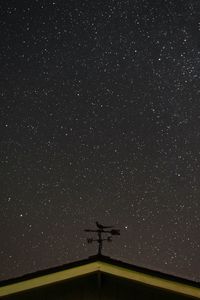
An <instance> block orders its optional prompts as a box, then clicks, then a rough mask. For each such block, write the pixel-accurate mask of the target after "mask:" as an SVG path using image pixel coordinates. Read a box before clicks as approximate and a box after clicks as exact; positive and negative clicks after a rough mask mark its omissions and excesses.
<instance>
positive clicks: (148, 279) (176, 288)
mask: <svg viewBox="0 0 200 300" xmlns="http://www.w3.org/2000/svg"><path fill="white" fill-rule="evenodd" d="M96 271H101V272H104V273H108V274H111V275H115V276H118V277H122V278H126V279H129V280H133V281H137V282H140V283H143V284H147V285H150V286H154V287H158V288H162V289H166V290H169V291H172V292H176V293H180V294H184V295H188V296H192V297H195V298H199V299H200V288H198V287H193V286H190V285H187V284H184V283H180V282H175V281H172V280H169V279H164V278H160V277H156V276H153V275H149V274H145V273H142V272H138V271H134V270H130V269H127V268H125V267H119V266H116V265H113V264H111V263H106V262H101V261H97V262H91V263H88V264H85V265H83V266H77V267H72V268H70V269H67V270H63V271H58V272H55V273H52V274H48V275H42V276H39V277H36V278H33V279H28V280H24V281H21V282H18V283H13V284H9V285H6V286H3V287H0V296H6V295H10V294H14V293H18V292H22V291H25V290H29V289H32V288H36V287H41V286H44V285H47V284H51V283H56V282H59V281H62V280H66V279H70V278H75V277H78V276H82V275H86V274H90V273H92V272H96Z"/></svg>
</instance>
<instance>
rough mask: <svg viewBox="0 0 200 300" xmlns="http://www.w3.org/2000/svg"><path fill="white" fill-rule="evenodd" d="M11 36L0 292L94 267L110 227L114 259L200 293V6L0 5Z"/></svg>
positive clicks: (0, 18) (128, 0)
mask: <svg viewBox="0 0 200 300" xmlns="http://www.w3.org/2000/svg"><path fill="white" fill-rule="evenodd" d="M0 28H1V33H0V43H1V47H0V49H1V51H0V96H1V100H0V186H1V193H0V214H1V218H0V234H1V246H0V264H1V266H0V279H6V278H10V277H15V276H19V275H22V274H24V273H30V272H34V271H37V270H39V269H45V268H48V267H52V266H57V265H60V264H63V263H67V262H70V261H75V260H79V259H82V258H86V257H88V256H90V255H93V254H95V253H96V251H97V245H95V244H92V245H88V244H87V242H86V238H87V237H88V235H87V234H86V233H85V232H84V231H83V229H84V228H94V227H95V223H94V222H95V221H96V220H99V222H102V223H104V224H108V225H109V224H111V225H115V226H116V228H119V229H121V236H120V237H115V239H114V241H113V242H112V243H109V244H108V243H107V244H105V245H104V251H103V253H104V254H105V255H109V256H111V257H112V258H115V259H120V260H122V261H125V262H129V263H131V264H135V265H139V266H144V267H147V268H151V269H154V270H160V271H162V272H165V273H169V274H176V275H178V276H181V277H186V278H190V279H192V280H197V281H200V271H199V267H200V266H199V259H200V1H199V0H188V1H186V0H184V1H183V0H177V1H175V0H174V1H170V0H152V1H150V0H106V1H105V0H95V1H94V0H82V1H81V0H65V1H64V0H60V1H59V0H49V1H47V0H46V1H44V0H30V1H25V0H24V1H23V0H20V1H17V0H9V1H1V4H0ZM89 236H90V235H89Z"/></svg>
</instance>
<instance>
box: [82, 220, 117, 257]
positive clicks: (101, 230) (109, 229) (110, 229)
mask: <svg viewBox="0 0 200 300" xmlns="http://www.w3.org/2000/svg"><path fill="white" fill-rule="evenodd" d="M96 226H97V229H85V231H86V232H94V233H97V235H98V238H97V239H93V238H88V239H87V242H88V243H89V244H90V243H93V242H97V243H98V244H99V247H98V255H101V254H102V245H103V242H104V241H107V242H112V236H113V235H120V230H119V229H114V226H104V225H102V224H100V223H99V222H96ZM103 234H104V235H107V236H106V237H105V238H103V237H102V235H103Z"/></svg>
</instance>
